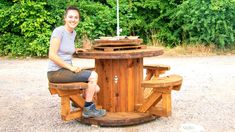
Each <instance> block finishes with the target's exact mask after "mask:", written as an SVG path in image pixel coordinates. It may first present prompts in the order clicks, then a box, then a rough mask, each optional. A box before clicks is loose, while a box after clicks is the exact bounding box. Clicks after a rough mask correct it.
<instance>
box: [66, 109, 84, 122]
mask: <svg viewBox="0 0 235 132" xmlns="http://www.w3.org/2000/svg"><path fill="white" fill-rule="evenodd" d="M81 117H82V111H81V110H76V111H72V112H70V113H69V114H68V115H67V116H66V117H65V119H64V120H65V121H69V120H74V119H78V118H81Z"/></svg>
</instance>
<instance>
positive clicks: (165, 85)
mask: <svg viewBox="0 0 235 132" xmlns="http://www.w3.org/2000/svg"><path fill="white" fill-rule="evenodd" d="M182 81H183V78H182V77H181V76H179V75H169V76H166V77H159V78H157V79H154V80H145V81H143V82H142V83H141V86H142V87H143V88H152V89H153V91H152V93H151V94H150V95H149V96H148V97H147V99H146V100H145V101H144V103H143V104H142V105H141V106H140V107H139V108H138V111H139V112H147V111H148V112H150V113H151V114H153V115H156V116H170V115H171V90H180V87H181V84H182Z"/></svg>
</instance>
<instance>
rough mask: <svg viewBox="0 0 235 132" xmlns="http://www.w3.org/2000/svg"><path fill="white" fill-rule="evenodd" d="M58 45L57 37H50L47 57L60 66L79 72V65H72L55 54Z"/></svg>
mask: <svg viewBox="0 0 235 132" xmlns="http://www.w3.org/2000/svg"><path fill="white" fill-rule="evenodd" d="M59 47H60V39H59V38H52V40H51V45H50V48H49V59H50V60H52V61H53V62H54V63H56V64H57V65H59V66H60V67H63V68H66V69H68V70H70V71H73V72H79V71H80V70H81V69H80V68H79V67H74V66H72V65H70V64H68V63H66V62H65V61H63V60H62V59H61V58H60V57H59V56H58V54H57V52H58V50H59Z"/></svg>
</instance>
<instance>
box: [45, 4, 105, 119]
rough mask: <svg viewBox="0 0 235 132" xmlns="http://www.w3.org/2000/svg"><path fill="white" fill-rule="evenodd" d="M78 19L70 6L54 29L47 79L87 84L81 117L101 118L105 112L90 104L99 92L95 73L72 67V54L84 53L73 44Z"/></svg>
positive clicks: (75, 11) (57, 81)
mask: <svg viewBox="0 0 235 132" xmlns="http://www.w3.org/2000/svg"><path fill="white" fill-rule="evenodd" d="M79 19H80V14H79V10H78V9H77V8H76V7H72V6H70V7H68V8H67V9H66V11H65V15H64V21H65V24H64V25H63V26H60V27H57V28H55V29H54V31H53V33H52V35H51V40H50V49H49V65H48V73H47V77H48V80H49V81H50V82H54V83H64V82H88V88H87V90H86V96H85V106H84V109H83V113H82V115H83V117H84V118H89V117H101V116H104V115H105V114H106V111H105V110H103V109H100V110H98V109H96V107H95V104H94V103H93V102H92V100H93V96H94V93H96V92H98V91H99V90H100V88H99V86H98V85H97V79H98V75H97V73H96V72H94V71H89V70H81V69H80V68H79V67H76V66H73V65H72V55H73V53H74V52H79V51H80V52H81V51H84V49H76V48H75V44H74V40H75V36H76V32H75V30H74V29H75V28H76V27H77V25H78V23H79Z"/></svg>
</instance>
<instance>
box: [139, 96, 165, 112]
mask: <svg viewBox="0 0 235 132" xmlns="http://www.w3.org/2000/svg"><path fill="white" fill-rule="evenodd" d="M161 98H162V97H161V93H157V92H154V93H152V94H151V95H150V96H149V98H148V99H147V100H146V101H145V102H144V103H143V105H142V106H141V107H140V108H139V109H138V111H139V112H146V111H147V110H148V109H149V108H150V107H151V106H152V105H153V104H156V103H157V102H159V101H160V100H161Z"/></svg>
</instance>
